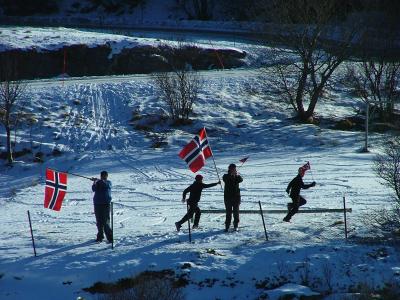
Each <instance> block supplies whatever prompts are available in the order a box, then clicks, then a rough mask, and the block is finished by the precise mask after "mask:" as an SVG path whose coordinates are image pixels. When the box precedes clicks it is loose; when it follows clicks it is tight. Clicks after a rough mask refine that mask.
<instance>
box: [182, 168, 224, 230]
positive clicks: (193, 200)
mask: <svg viewBox="0 0 400 300" xmlns="http://www.w3.org/2000/svg"><path fill="white" fill-rule="evenodd" d="M217 184H220V181H218V182H215V183H210V184H205V183H203V176H201V175H200V174H198V175H196V177H195V181H194V182H193V183H192V184H191V185H190V186H188V187H187V188H186V189H185V190H184V191H183V195H182V202H185V201H186V194H187V193H190V195H189V199H187V204H188V205H189V210H188V212H187V213H186V215H185V216H184V217H183V218H182V219H181V220H180V221H178V222H175V226H176V230H177V231H179V230H180V229H181V227H182V224H183V223H185V222H186V221H187V220H189V219H191V218H192V217H193V214H195V217H194V223H193V227H192V228H193V229H195V228H198V226H199V221H200V215H201V211H200V208H199V207H198V203H199V201H200V197H201V192H202V190H203V189H206V188H209V187H213V186H216V185H217Z"/></svg>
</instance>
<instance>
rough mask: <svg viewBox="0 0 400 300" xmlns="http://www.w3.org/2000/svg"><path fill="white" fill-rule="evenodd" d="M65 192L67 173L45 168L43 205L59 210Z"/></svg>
mask: <svg viewBox="0 0 400 300" xmlns="http://www.w3.org/2000/svg"><path fill="white" fill-rule="evenodd" d="M66 193H67V173H63V172H58V171H55V170H52V169H46V188H45V192H44V207H45V208H49V209H52V210H56V211H59V210H60V209H61V204H62V201H63V200H64V197H65V194H66Z"/></svg>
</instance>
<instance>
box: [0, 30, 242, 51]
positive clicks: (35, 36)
mask: <svg viewBox="0 0 400 300" xmlns="http://www.w3.org/2000/svg"><path fill="white" fill-rule="evenodd" d="M164 42H165V43H168V44H169V45H170V46H174V45H175V46H176V45H178V42H177V41H167V40H164ZM160 43H161V41H160V39H158V38H151V37H148V38H145V37H139V36H126V35H119V34H111V33H101V32H94V31H87V30H81V29H73V28H64V27H47V28H36V27H26V26H22V27H6V26H0V52H3V51H9V50H16V49H20V50H36V51H37V52H42V51H54V50H59V49H62V48H64V47H69V46H74V45H86V46H87V47H89V48H94V47H97V46H104V45H107V46H109V47H110V48H111V49H112V51H111V53H110V56H112V55H115V54H118V53H120V52H121V51H122V50H123V49H125V48H128V49H130V48H135V47H144V46H152V47H157V46H159V45H160ZM196 45H197V46H198V47H202V48H205V49H215V50H221V49H226V50H228V49H231V50H236V51H241V50H239V49H238V48H234V47H226V46H218V47H215V46H214V45H213V44H212V43H211V42H209V41H207V42H206V43H196Z"/></svg>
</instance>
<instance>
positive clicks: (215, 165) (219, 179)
mask: <svg viewBox="0 0 400 300" xmlns="http://www.w3.org/2000/svg"><path fill="white" fill-rule="evenodd" d="M203 128H204V132H205V133H206V137H207V140H208V147H210V149H211V154H212V155H211V157H212V159H213V162H214V167H215V171H216V172H217V176H218V181H219V185H220V186H221V190H224V188H223V187H222V183H221V178H220V177H219V173H218V169H217V164H216V163H215V159H214V152H213V151H212V148H211V144H210V140H209V139H208V135H207V131H206V128H205V127H203Z"/></svg>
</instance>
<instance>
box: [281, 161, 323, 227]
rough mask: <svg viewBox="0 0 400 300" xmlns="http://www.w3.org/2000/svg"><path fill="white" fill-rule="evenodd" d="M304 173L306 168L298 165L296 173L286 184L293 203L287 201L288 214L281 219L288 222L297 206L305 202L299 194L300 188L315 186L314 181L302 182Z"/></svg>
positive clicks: (297, 209)
mask: <svg viewBox="0 0 400 300" xmlns="http://www.w3.org/2000/svg"><path fill="white" fill-rule="evenodd" d="M305 173H306V169H305V168H304V167H300V168H299V171H298V174H297V176H296V177H295V178H293V179H292V181H291V182H290V183H289V184H288V186H287V188H286V193H288V194H290V198H292V201H293V203H288V204H287V208H288V214H287V215H286V217H284V218H283V221H285V222H290V219H291V218H292V217H293V215H294V214H296V213H297V212H298V211H299V207H300V206H302V205H304V204H306V203H307V201H306V199H304V198H303V197H302V196H301V195H300V190H301V189H308V188H310V187H314V186H315V184H316V183H315V181H313V182H312V183H310V184H304V182H303V177H304V174H305Z"/></svg>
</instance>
